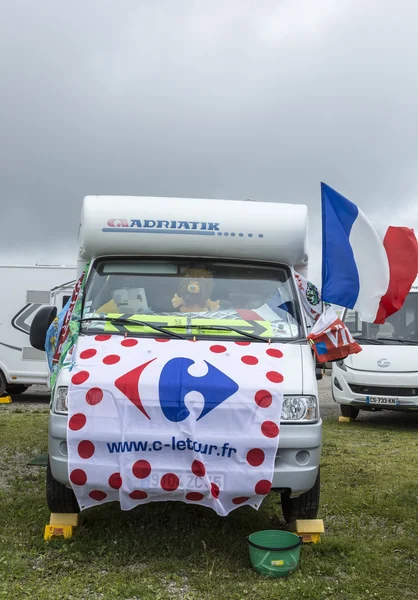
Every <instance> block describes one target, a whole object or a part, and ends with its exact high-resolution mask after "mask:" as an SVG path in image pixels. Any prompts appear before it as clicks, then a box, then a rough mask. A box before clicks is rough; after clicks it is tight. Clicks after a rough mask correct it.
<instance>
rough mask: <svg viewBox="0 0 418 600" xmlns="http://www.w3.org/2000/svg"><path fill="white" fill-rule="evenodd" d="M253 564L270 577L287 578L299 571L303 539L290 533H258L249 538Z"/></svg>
mask: <svg viewBox="0 0 418 600" xmlns="http://www.w3.org/2000/svg"><path fill="white" fill-rule="evenodd" d="M247 541H248V547H249V550H250V560H251V564H252V566H253V567H254V569H255V570H256V571H258V572H259V573H261V574H262V575H268V576H269V577H286V576H287V575H290V574H291V573H293V571H295V570H296V569H297V566H298V564H299V556H300V546H301V543H302V538H300V537H299V536H298V535H296V534H295V533H291V532H290V531H280V530H276V529H271V530H266V531H257V532H256V533H252V534H251V535H250V536H248V538H247Z"/></svg>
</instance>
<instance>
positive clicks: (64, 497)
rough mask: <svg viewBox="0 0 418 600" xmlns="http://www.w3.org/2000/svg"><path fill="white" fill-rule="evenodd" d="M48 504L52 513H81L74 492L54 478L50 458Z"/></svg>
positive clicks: (47, 487)
mask: <svg viewBox="0 0 418 600" xmlns="http://www.w3.org/2000/svg"><path fill="white" fill-rule="evenodd" d="M46 502H47V504H48V508H49V510H50V511H51V512H52V513H79V512H80V508H79V506H78V503H77V500H76V497H75V495H74V492H73V490H72V489H71V488H67V486H66V485H64V484H62V483H60V482H59V481H57V480H56V479H54V478H53V477H52V472H51V466H50V464H49V458H48V465H47V467H46Z"/></svg>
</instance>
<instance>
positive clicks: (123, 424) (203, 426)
mask: <svg viewBox="0 0 418 600" xmlns="http://www.w3.org/2000/svg"><path fill="white" fill-rule="evenodd" d="M285 353H286V346H284V345H279V344H271V345H268V344H260V343H250V342H244V343H235V342H222V343H221V342H219V341H217V342H216V343H214V342H211V341H205V340H199V341H196V342H191V343H190V342H185V341H183V340H176V339H169V338H158V339H150V338H142V339H139V338H129V337H128V338H125V337H123V336H111V335H103V334H102V335H97V336H82V337H80V338H79V340H78V343H77V349H76V351H75V356H74V359H75V368H74V369H73V370H72V373H71V383H70V386H69V391H68V404H69V419H68V430H67V440H68V461H69V477H70V482H71V485H72V488H73V490H74V493H75V495H76V497H77V500H78V503H79V505H80V508H81V510H84V509H87V508H89V507H91V506H96V505H98V504H103V503H106V502H112V501H119V502H120V506H121V508H122V510H130V509H132V508H134V507H135V506H136V505H138V504H145V503H148V502H160V501H170V500H171V501H172V500H177V501H182V502H186V503H192V504H200V505H202V506H206V507H209V508H212V509H213V510H214V511H216V513H217V514H218V515H221V516H226V515H227V514H228V513H230V512H231V511H232V510H234V509H236V508H238V507H239V506H242V505H244V504H245V505H249V506H252V507H253V508H255V509H258V508H259V507H260V505H261V503H262V501H263V499H264V497H265V495H266V494H268V493H269V491H270V489H271V486H272V480H273V473H274V463H275V458H276V454H277V448H278V445H279V432H280V415H281V406H282V399H283V386H284V381H285V378H286V373H285V360H284V355H285Z"/></svg>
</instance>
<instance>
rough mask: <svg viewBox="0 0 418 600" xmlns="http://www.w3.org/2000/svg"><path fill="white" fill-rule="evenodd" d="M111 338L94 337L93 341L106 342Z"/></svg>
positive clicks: (105, 336)
mask: <svg viewBox="0 0 418 600" xmlns="http://www.w3.org/2000/svg"><path fill="white" fill-rule="evenodd" d="M111 337H112V336H111V335H96V336H95V338H94V339H95V340H96V342H107V340H110V338H111Z"/></svg>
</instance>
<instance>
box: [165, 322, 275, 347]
mask: <svg viewBox="0 0 418 600" xmlns="http://www.w3.org/2000/svg"><path fill="white" fill-rule="evenodd" d="M170 329H197V330H198V332H199V333H200V332H204V331H205V330H206V329H207V330H209V331H234V332H235V333H239V334H240V335H244V336H246V337H249V338H252V339H253V340H258V341H260V342H267V343H268V338H263V337H261V336H260V335H256V334H255V333H248V331H242V329H238V327H230V326H229V325H195V324H194V323H190V324H189V325H173V326H171V325H170Z"/></svg>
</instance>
